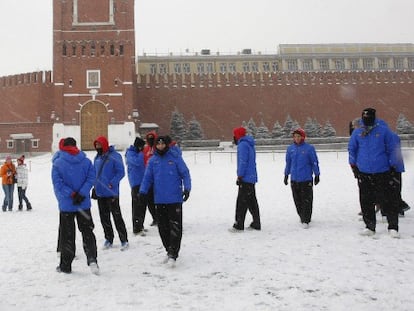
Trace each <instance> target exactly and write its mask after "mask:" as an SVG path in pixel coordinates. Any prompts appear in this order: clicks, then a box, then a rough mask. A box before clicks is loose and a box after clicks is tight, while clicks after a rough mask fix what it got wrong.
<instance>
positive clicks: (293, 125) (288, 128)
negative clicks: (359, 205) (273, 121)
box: [283, 115, 300, 137]
mask: <svg viewBox="0 0 414 311" xmlns="http://www.w3.org/2000/svg"><path fill="white" fill-rule="evenodd" d="M298 127H300V125H299V123H298V122H297V121H296V120H293V119H292V118H291V117H290V115H287V117H286V121H285V124H284V126H283V133H284V135H283V137H290V136H292V132H293V131H294V130H296V129H297V128H298Z"/></svg>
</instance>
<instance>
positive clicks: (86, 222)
mask: <svg viewBox="0 0 414 311" xmlns="http://www.w3.org/2000/svg"><path fill="white" fill-rule="evenodd" d="M75 218H76V221H77V223H78V229H79V231H80V232H81V234H82V240H83V250H84V251H85V255H86V261H87V264H88V265H89V264H90V263H91V262H96V260H97V250H96V238H95V234H94V233H93V229H94V224H93V220H92V215H91V210H90V209H88V210H82V211H79V212H74V213H69V212H60V217H59V221H60V223H59V233H60V238H59V243H60V251H61V255H60V269H61V270H62V271H63V272H71V271H72V261H73V258H75V250H76V245H75V230H76V229H75Z"/></svg>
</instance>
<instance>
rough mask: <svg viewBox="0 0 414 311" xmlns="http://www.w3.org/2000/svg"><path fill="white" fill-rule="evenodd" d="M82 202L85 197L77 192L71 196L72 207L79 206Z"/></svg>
mask: <svg viewBox="0 0 414 311" xmlns="http://www.w3.org/2000/svg"><path fill="white" fill-rule="evenodd" d="M83 200H85V197H84V196H83V195H81V194H80V193H79V192H75V193H74V194H72V202H73V205H80V204H81V203H82V202H83Z"/></svg>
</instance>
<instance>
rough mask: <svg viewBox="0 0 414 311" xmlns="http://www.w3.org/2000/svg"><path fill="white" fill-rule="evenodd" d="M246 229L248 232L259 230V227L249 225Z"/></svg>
mask: <svg viewBox="0 0 414 311" xmlns="http://www.w3.org/2000/svg"><path fill="white" fill-rule="evenodd" d="M247 229H249V230H261V228H260V226H256V225H253V224H250V226H249V228H247Z"/></svg>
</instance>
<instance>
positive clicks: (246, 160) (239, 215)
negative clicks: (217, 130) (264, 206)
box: [230, 127, 261, 232]
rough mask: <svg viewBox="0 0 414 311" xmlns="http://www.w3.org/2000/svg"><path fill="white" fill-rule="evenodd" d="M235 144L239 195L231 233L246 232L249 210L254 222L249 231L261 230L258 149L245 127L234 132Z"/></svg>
mask: <svg viewBox="0 0 414 311" xmlns="http://www.w3.org/2000/svg"><path fill="white" fill-rule="evenodd" d="M233 139H234V143H235V144H236V145H237V180H236V185H237V186H238V188H239V190H238V194H237V201H236V215H235V222H234V224H233V227H232V228H231V229H230V231H231V232H238V231H242V230H244V221H245V218H246V213H247V210H248V211H249V212H250V214H251V215H252V218H253V221H252V223H251V224H250V226H249V229H253V230H261V222H260V211H259V204H258V203H257V198H256V189H255V184H256V183H257V170H256V149H255V141H254V139H253V137H251V136H247V135H246V129H245V128H244V127H238V128H235V129H234V130H233Z"/></svg>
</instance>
